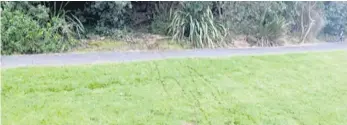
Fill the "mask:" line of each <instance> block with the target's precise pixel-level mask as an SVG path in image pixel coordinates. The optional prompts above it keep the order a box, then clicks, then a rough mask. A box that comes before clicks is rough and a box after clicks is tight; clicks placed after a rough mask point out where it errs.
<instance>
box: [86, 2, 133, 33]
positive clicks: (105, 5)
mask: <svg viewBox="0 0 347 125" xmlns="http://www.w3.org/2000/svg"><path fill="white" fill-rule="evenodd" d="M127 8H131V4H130V2H127V1H96V2H92V3H91V4H90V5H89V6H88V7H86V8H85V13H86V15H88V16H89V17H91V19H89V20H87V21H90V22H92V23H96V25H95V24H94V25H93V28H94V29H95V31H96V32H97V33H99V34H109V33H112V32H113V30H115V29H122V28H124V27H125V26H126V25H127V24H128V23H129V15H128V13H127Z"/></svg>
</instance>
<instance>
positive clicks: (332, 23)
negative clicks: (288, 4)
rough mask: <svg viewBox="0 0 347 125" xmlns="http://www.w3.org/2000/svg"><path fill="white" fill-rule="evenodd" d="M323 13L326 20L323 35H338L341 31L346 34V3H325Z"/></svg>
mask: <svg viewBox="0 0 347 125" xmlns="http://www.w3.org/2000/svg"><path fill="white" fill-rule="evenodd" d="M324 12H325V17H326V20H327V24H326V26H325V28H324V33H326V34H329V35H338V34H339V33H341V31H342V30H343V31H344V32H345V33H347V2H326V3H325V8H324Z"/></svg>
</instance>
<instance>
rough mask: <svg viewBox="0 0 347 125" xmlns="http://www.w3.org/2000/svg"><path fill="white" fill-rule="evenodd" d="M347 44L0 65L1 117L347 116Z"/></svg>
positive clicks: (341, 120)
mask: <svg viewBox="0 0 347 125" xmlns="http://www.w3.org/2000/svg"><path fill="white" fill-rule="evenodd" d="M346 67H347V52H346V51H339V52H328V53H309V54H288V55H269V56H256V57H251V56H249V57H232V58H225V59H171V60H162V61H151V62H135V63H126V64H112V65H109V64H108V65H97V66H90V65H84V66H71V67H63V68H62V67H36V68H20V69H7V70H2V74H1V76H2V94H1V97H2V98H1V101H2V116H1V118H2V124H4V125H9V124H18V125H24V124H25V125H38V124H47V125H54V124H81V125H85V124H90V125H95V124H100V125H104V124H120V125H124V124H129V125H134V124H150V125H153V124H162V123H167V124H176V125H177V124H184V123H197V124H213V125H220V124H240V125H251V124H264V125H272V124H280V125H296V124H305V125H316V124H322V125H335V124H336V125H337V124H340V125H342V124H345V123H347V106H346V105H347V70H346Z"/></svg>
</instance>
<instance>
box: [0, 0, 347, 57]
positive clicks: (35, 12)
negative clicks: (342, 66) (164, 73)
mask: <svg viewBox="0 0 347 125" xmlns="http://www.w3.org/2000/svg"><path fill="white" fill-rule="evenodd" d="M346 10H347V2H332V1H331V2H313V1H311V2H303V1H295V2H290V1H287V2H275V1H274V2H207V1H205V2H185V1H179V2H155V1H153V2H152V1H141V2H130V1H120V2H113V1H88V2H82V1H81V2H80V1H71V2H54V1H45V2H38V1H32V2H26V1H17V2H3V1H1V45H2V49H1V52H2V54H32V53H49V52H64V51H69V50H73V49H75V48H81V47H82V48H83V47H84V48H87V49H85V50H88V49H89V48H88V47H90V42H95V41H103V40H106V41H118V42H119V41H121V42H123V43H122V44H124V43H126V44H127V46H136V45H138V43H140V44H141V45H142V44H143V45H144V46H145V47H142V48H147V49H151V48H156V47H158V46H160V45H157V44H158V43H157V42H163V41H164V42H168V41H169V42H170V44H172V43H174V44H175V46H176V45H179V46H184V47H188V48H216V47H229V46H237V45H239V44H240V42H241V44H247V45H248V46H282V45H286V44H300V43H307V42H314V41H319V40H321V41H336V40H338V39H339V38H338V37H339V36H340V34H341V33H342V34H346V33H347V27H346V26H347V11H346ZM343 31H345V32H343ZM317 39H318V40H317ZM112 45H119V44H118V43H116V44H112ZM130 48H141V47H130ZM167 48H170V47H167ZM107 49H108V50H112V49H110V47H108V48H107Z"/></svg>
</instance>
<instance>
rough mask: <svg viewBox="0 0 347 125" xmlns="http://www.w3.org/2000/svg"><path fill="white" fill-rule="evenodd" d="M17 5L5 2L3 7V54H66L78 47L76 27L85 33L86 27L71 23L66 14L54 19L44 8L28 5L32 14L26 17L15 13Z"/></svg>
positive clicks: (61, 13) (21, 11)
mask: <svg viewBox="0 0 347 125" xmlns="http://www.w3.org/2000/svg"><path fill="white" fill-rule="evenodd" d="M22 4H23V3H22ZM18 5H20V4H15V3H14V2H6V3H4V4H2V6H1V8H2V10H3V11H2V12H1V15H2V18H1V44H2V49H1V52H2V53H3V54H14V53H17V54H31V53H47V52H61V51H65V50H68V49H70V48H71V47H72V46H73V45H74V44H75V43H76V41H75V40H74V39H73V36H74V35H75V34H74V33H75V32H74V31H75V30H73V28H74V26H79V27H80V30H83V26H81V25H75V24H74V23H71V22H68V21H67V20H66V19H65V17H66V16H65V13H64V12H59V13H56V15H52V14H50V13H49V10H48V9H46V8H45V7H43V6H41V5H38V6H34V5H32V4H31V3H28V4H25V6H26V7H27V8H29V10H30V11H25V12H27V13H25V12H24V10H23V9H16V8H18ZM19 7H20V6H19ZM35 10H36V11H35ZM33 12H40V14H38V15H35V16H34V15H32V14H31V13H33ZM47 15H50V17H47ZM47 18H48V19H47Z"/></svg>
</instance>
